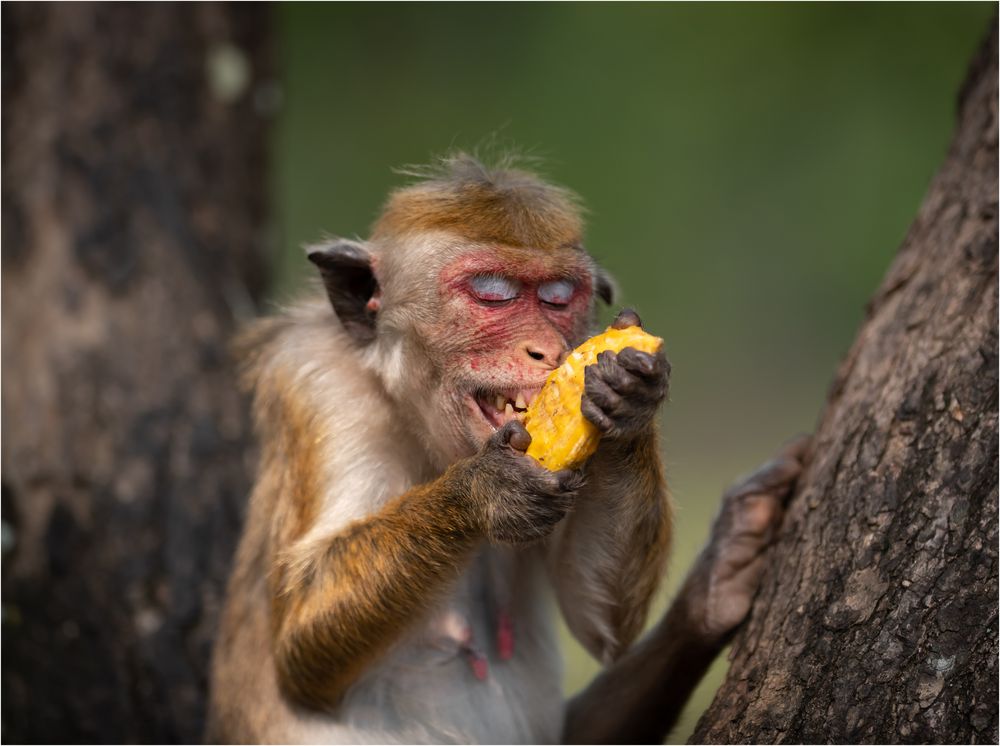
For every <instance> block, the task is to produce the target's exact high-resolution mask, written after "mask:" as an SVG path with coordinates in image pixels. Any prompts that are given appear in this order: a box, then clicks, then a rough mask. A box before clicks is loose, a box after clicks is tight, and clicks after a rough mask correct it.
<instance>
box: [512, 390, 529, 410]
mask: <svg viewBox="0 0 1000 746" xmlns="http://www.w3.org/2000/svg"><path fill="white" fill-rule="evenodd" d="M514 406H515V407H517V408H518V409H527V408H528V405H527V403H526V402H525V401H524V394H522V393H521V392H520V391H518V392H517V401H516V402H514Z"/></svg>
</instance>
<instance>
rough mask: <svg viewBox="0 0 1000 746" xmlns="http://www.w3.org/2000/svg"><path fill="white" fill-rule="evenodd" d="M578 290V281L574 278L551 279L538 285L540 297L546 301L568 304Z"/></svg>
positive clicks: (555, 303)
mask: <svg viewBox="0 0 1000 746" xmlns="http://www.w3.org/2000/svg"><path fill="white" fill-rule="evenodd" d="M575 292H576V283H575V282H573V281H572V280H550V281H548V282H543V283H542V284H541V285H539V286H538V297H539V299H541V300H542V301H543V302H544V303H550V304H552V305H560V306H562V305H566V304H567V303H569V302H570V300H571V299H572V298H573V294H574V293H575Z"/></svg>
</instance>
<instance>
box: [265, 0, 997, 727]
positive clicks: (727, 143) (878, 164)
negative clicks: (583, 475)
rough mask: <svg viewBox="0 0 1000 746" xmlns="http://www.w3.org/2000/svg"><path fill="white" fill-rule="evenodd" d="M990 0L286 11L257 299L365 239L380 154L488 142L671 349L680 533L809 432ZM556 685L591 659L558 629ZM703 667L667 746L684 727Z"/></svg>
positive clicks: (899, 227)
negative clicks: (310, 250)
mask: <svg viewBox="0 0 1000 746" xmlns="http://www.w3.org/2000/svg"><path fill="white" fill-rule="evenodd" d="M993 9H994V5H993V4H989V3H970V4H959V3H954V4H952V3H948V4H933V3H927V4H853V3H852V4H840V5H834V4H802V5H791V4H739V5H735V4H721V3H711V4H701V5H689V4H662V5H661V4H625V3H614V4H606V3H580V4H576V3H565V4H562V3H559V4H487V3H481V4H383V3H375V4H364V5H355V4H331V5H325V4H286V5H280V6H276V7H275V12H276V14H277V20H278V24H279V28H278V38H279V50H278V54H279V62H280V65H281V68H282V71H283V81H282V88H281V89H282V93H283V104H282V106H281V109H280V113H279V118H278V126H277V129H276V138H275V142H274V164H273V166H274V168H273V183H272V189H273V197H274V199H275V203H276V204H277V206H278V220H279V233H280V245H281V254H280V257H278V258H277V260H278V271H277V273H276V280H275V287H274V291H273V295H274V297H275V299H278V300H280V299H283V298H285V297H287V296H288V295H290V294H292V293H293V292H294V290H295V288H296V287H297V286H298V285H299V284H300V282H301V280H302V278H303V277H304V276H305V274H306V273H307V272H308V268H307V263H306V262H305V261H304V260H303V254H302V251H301V246H302V244H303V243H306V242H309V241H313V240H315V239H317V238H319V237H320V236H321V235H322V234H323V233H324V232H330V233H335V234H338V235H355V234H357V235H360V236H364V235H366V233H367V230H368V226H369V225H370V223H371V221H372V219H373V218H374V216H375V214H376V212H377V210H378V208H379V206H380V204H381V202H382V200H383V199H384V197H385V195H386V193H387V191H388V190H389V189H391V188H392V187H393V186H396V185H399V184H401V183H402V182H403V179H402V178H401V177H399V176H397V175H395V174H394V173H393V170H392V169H393V168H396V167H399V166H402V165H405V164H410V163H421V162H426V161H427V160H428V159H429V158H430V157H431V156H433V155H435V154H441V153H444V152H446V151H448V150H449V149H451V148H456V147H460V148H473V147H475V146H476V145H477V144H479V143H481V142H482V141H483V140H484V139H488V138H490V137H491V136H493V137H494V139H496V140H497V141H498V142H499V143H500V144H505V143H509V144H516V145H517V146H518V148H520V149H521V150H522V151H525V152H528V153H531V154H534V155H537V156H541V157H542V158H543V159H544V162H545V168H544V171H545V173H547V175H548V176H550V177H551V178H552V179H553V180H555V181H557V182H559V183H562V184H565V185H567V186H569V187H571V188H572V189H574V190H576V191H577V192H579V193H580V194H581V195H582V196H583V198H584V200H585V202H586V203H587V205H588V207H589V209H590V220H589V230H588V233H587V246H588V248H589V249H590V251H591V253H592V254H594V255H595V256H596V257H597V258H598V259H599V260H600V261H601V262H602V263H603V264H604V266H606V267H607V268H608V269H610V270H611V272H612V273H613V274H614V275H615V276H616V277H617V279H618V281H619V283H620V285H621V287H622V289H623V294H622V297H621V299H620V303H621V304H623V305H624V304H629V305H633V306H635V307H636V308H637V309H638V310H639V312H640V314H641V315H642V318H643V320H644V322H645V324H646V326H647V327H648V328H649V329H651V330H652V331H654V332H655V333H656V334H659V335H661V336H663V337H664V338H665V339H666V341H667V348H668V355H669V357H670V360H671V362H672V364H673V376H672V384H671V400H670V403H669V405H668V406H667V407H666V409H665V412H664V415H663V418H662V422H663V431H664V434H665V445H664V455H665V459H666V463H667V465H668V470H669V476H670V482H671V484H672V488H673V493H674V496H675V498H676V502H677V513H678V521H677V541H676V549H675V552H674V556H673V560H672V565H671V577H670V582H669V583H668V587H667V588H666V589H665V591H664V594H663V597H662V598H661V600H660V604H659V607H658V611H657V613H659V609H662V608H663V607H664V606H665V604H666V602H667V600H668V599H669V596H670V594H671V593H672V592H673V591H674V589H675V587H676V584H677V583H678V581H679V580H680V579H681V577H682V576H683V574H684V573H685V572H686V570H687V568H688V567H689V566H690V564H691V562H692V560H693V558H694V556H695V553H696V552H697V550H698V548H699V547H700V545H701V543H702V542H703V541H704V539H705V536H706V533H707V530H708V525H709V522H710V520H711V518H712V515H713V514H714V511H715V508H716V506H717V502H718V499H719V496H720V494H721V492H722V490H723V489H724V488H725V486H726V485H727V484H728V483H730V482H731V481H732V480H733V479H734V478H735V477H736V476H738V475H739V474H741V473H743V472H746V471H748V470H750V469H752V468H753V467H755V466H756V465H757V464H758V463H760V462H762V461H764V460H765V459H766V458H767V457H768V456H769V454H770V453H771V452H772V451H773V450H774V449H775V448H776V447H777V446H778V445H779V444H780V443H781V442H782V441H784V440H785V439H786V438H788V437H789V436H790V435H792V434H794V433H796V432H800V431H808V430H811V429H812V428H813V426H814V424H815V422H816V418H817V415H818V413H819V411H820V408H821V406H822V405H823V402H824V399H825V393H826V389H827V386H828V384H829V382H830V380H831V377H832V375H833V372H834V370H835V367H836V365H837V363H838V361H839V360H840V358H841V357H842V355H843V354H844V353H845V351H846V350H847V348H848V346H849V345H850V343H851V340H852V339H853V336H854V332H855V330H856V328H857V326H858V324H859V322H860V320H861V318H862V314H863V308H864V304H865V301H866V300H867V298H868V297H869V295H870V294H871V292H872V291H873V289H874V288H875V287H876V285H877V283H878V281H879V279H880V277H881V276H882V274H883V272H884V271H885V269H886V267H887V266H888V263H889V261H890V259H891V257H892V256H893V254H894V252H895V250H896V248H897V247H898V245H899V243H900V241H901V239H902V238H903V236H904V233H905V231H906V230H907V227H908V225H909V223H910V221H911V220H912V218H913V217H914V215H915V213H916V210H917V207H918V205H919V203H920V200H921V197H922V195H923V193H924V191H925V189H926V187H927V185H928V182H929V179H930V178H931V176H932V175H933V173H934V171H935V169H936V168H937V166H938V165H939V163H940V162H941V160H942V158H943V156H944V153H945V150H946V148H947V145H948V142H949V137H950V133H951V129H952V124H953V121H954V109H955V101H956V93H957V91H958V88H959V85H960V83H961V81H962V78H963V74H964V71H965V69H966V65H967V63H968V61H969V59H970V57H971V55H972V54H973V52H974V51H975V49H976V46H977V44H978V42H979V40H980V39H981V38H982V37H983V36H984V34H985V32H986V29H987V26H988V24H989V22H990V18H991V16H992V14H993V12H994V10H993ZM563 637H564V640H565V648H566V655H567V667H566V679H565V681H566V689H567V693H572V692H574V691H575V690H577V689H579V688H580V687H581V686H583V685H584V684H585V683H586V682H587V681H588V680H589V678H590V677H591V676H592V675H593V673H594V672H595V671H596V669H597V665H596V663H594V662H593V661H592V660H590V659H589V657H588V656H587V655H586V654H585V653H584V652H583V651H582V649H581V648H579V647H578V646H577V645H576V644H575V643H574V642H573V641H572V640H571V639H570V638H569V636H568V635H566V634H564V636H563ZM724 672H725V662H724V661H722V660H720V661H719V662H718V663H717V664H716V666H715V667H714V668H713V670H712V672H711V674H710V675H709V676H708V677H707V679H706V680H705V682H704V683H703V684H702V686H701V687H700V688H699V690H698V692H697V694H696V695H695V697H694V699H693V700H692V702H691V703H690V704H689V706H688V709H687V711H686V712H685V715H684V717H683V719H682V722H681V723H680V725H679V726H678V728H677V729H676V730H675V732H674V733H673V734H672V736H671V740H672V741H674V740H676V741H677V742H683V741H684V740H685V739H686V738H687V736H688V735H689V734H690V732H691V730H692V729H693V727H694V723H695V721H696V719H697V717H698V715H699V714H700V712H701V711H702V710H703V709H704V708H705V707H706V706H707V704H708V702H709V701H710V700H711V697H712V694H713V692H714V690H715V688H716V687H717V686H718V684H719V682H720V681H721V678H722V676H723V675H724Z"/></svg>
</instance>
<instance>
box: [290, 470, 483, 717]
mask: <svg viewBox="0 0 1000 746" xmlns="http://www.w3.org/2000/svg"><path fill="white" fill-rule="evenodd" d="M459 489H460V487H459V484H458V480H457V479H456V477H455V474H454V473H451V472H446V473H445V475H443V476H442V477H441V478H440V479H438V480H436V481H435V482H432V483H430V484H427V485H422V486H420V487H417V488H415V489H413V490H410V491H409V492H407V493H405V494H403V495H402V496H400V497H399V498H397V499H396V500H394V501H393V502H392V503H390V504H389V505H387V506H386V507H385V508H384V509H383V510H381V511H380V512H379V513H377V514H376V515H374V516H371V517H369V518H367V519H364V520H361V521H358V522H356V523H353V524H352V525H350V526H349V527H347V528H346V529H345V530H343V531H341V532H339V533H337V534H336V535H334V536H332V537H319V538H317V539H315V540H310V539H308V538H306V539H304V540H302V541H300V542H298V543H295V544H293V545H292V546H291V547H289V548H288V549H286V550H285V551H282V552H279V553H278V554H277V556H276V557H275V563H274V572H273V573H272V576H271V580H272V584H273V585H272V620H273V621H272V623H273V629H274V653H275V662H276V666H277V671H278V677H279V680H280V681H281V684H282V687H283V689H284V690H285V692H286V693H287V694H289V695H290V696H291V697H292V698H293V699H295V700H296V701H298V702H300V703H302V704H304V705H307V706H309V707H312V708H314V709H323V708H328V707H330V706H332V705H335V704H336V703H337V702H338V701H339V699H340V697H341V696H342V695H343V693H344V691H345V690H346V688H347V687H348V686H349V685H350V684H351V683H352V682H353V681H354V680H356V679H357V677H358V676H359V675H360V674H361V672H362V671H364V669H365V668H366V667H367V666H368V665H369V664H370V663H371V662H372V661H373V660H374V659H375V658H376V657H377V656H378V655H379V654H381V653H382V652H384V650H385V649H386V648H387V647H388V646H389V645H390V644H391V643H392V642H394V641H395V640H396V639H397V638H398V637H399V636H400V634H402V632H403V631H404V629H405V628H406V626H407V624H408V623H409V622H410V621H412V619H413V617H414V616H415V615H419V614H420V613H421V612H423V611H424V610H425V609H426V608H427V607H428V605H429V604H430V603H432V602H433V600H434V598H435V595H436V594H437V593H438V592H439V591H440V590H442V589H443V588H444V587H445V586H446V585H447V583H448V582H449V581H451V580H453V579H454V578H455V577H456V576H457V575H458V574H459V572H460V570H461V568H462V566H463V565H464V563H465V562H466V559H467V557H468V555H469V553H470V552H471V549H472V547H473V545H474V543H475V541H476V532H475V530H474V528H473V526H472V524H471V522H470V521H469V520H468V518H467V516H466V515H465V514H464V513H463V512H462V511H460V510H458V509H456V505H458V504H460V502H459V501H457V500H455V497H456V496H457V494H456V493H458V491H459Z"/></svg>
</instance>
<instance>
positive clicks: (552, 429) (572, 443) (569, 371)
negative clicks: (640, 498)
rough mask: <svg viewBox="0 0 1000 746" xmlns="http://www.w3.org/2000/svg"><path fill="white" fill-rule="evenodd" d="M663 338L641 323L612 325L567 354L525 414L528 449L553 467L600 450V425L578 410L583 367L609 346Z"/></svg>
mask: <svg viewBox="0 0 1000 746" xmlns="http://www.w3.org/2000/svg"><path fill="white" fill-rule="evenodd" d="M662 346H663V340H662V339H660V338H659V337H654V336H653V335H652V334H647V333H646V332H644V331H643V330H642V328H641V327H638V326H629V327H626V328H624V329H615V328H612V327H608V329H607V330H606V331H604V332H602V333H601V334H598V335H597V336H596V337H591V338H590V339H588V340H587V341H586V342H584V343H583V344H581V345H580V346H579V347H577V348H576V349H575V350H573V352H571V353H570V354H569V357H567V358H566V361H565V362H564V363H563V364H562V365H561V366H559V367H558V368H556V369H555V370H554V371H552V372H551V373H550V374H549V377H548V378H547V379H546V380H545V385H544V386H543V387H542V390H541V391H540V392H539V393H538V396H536V397H535V399H534V400H533V401H532V402H531V405H530V406H529V407H528V411H527V412H526V413H525V416H524V426H525V427H526V428H527V430H528V433H529V434H530V435H531V445H530V446H529V447H528V450H527V454H528V455H529V456H531V457H533V458H535V459H537V460H538V461H539V462H540V463H541V464H542V465H543V466H545V467H546V468H547V469H549V470H551V471H558V470H559V469H575V468H578V467H579V466H581V465H582V464H583V462H584V461H586V460H587V459H588V458H590V457H591V456H592V455H593V454H594V451H596V450H597V444H598V442H599V441H600V439H601V431H600V430H598V429H597V426H596V425H594V424H593V423H592V422H591V421H590V420H588V419H587V418H585V417H584V416H583V413H582V412H581V411H580V402H581V399H582V397H583V387H584V381H583V370H584V368H586V367H587V366H588V365H593V364H594V363H596V362H597V355H598V354H599V353H601V352H604V351H605V350H612V351H613V352H620V351H621V350H623V349H625V348H626V347H634V348H635V349H637V350H639V351H641V352H649V353H655V352H657V351H658V350H659V349H660V347H662Z"/></svg>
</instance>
